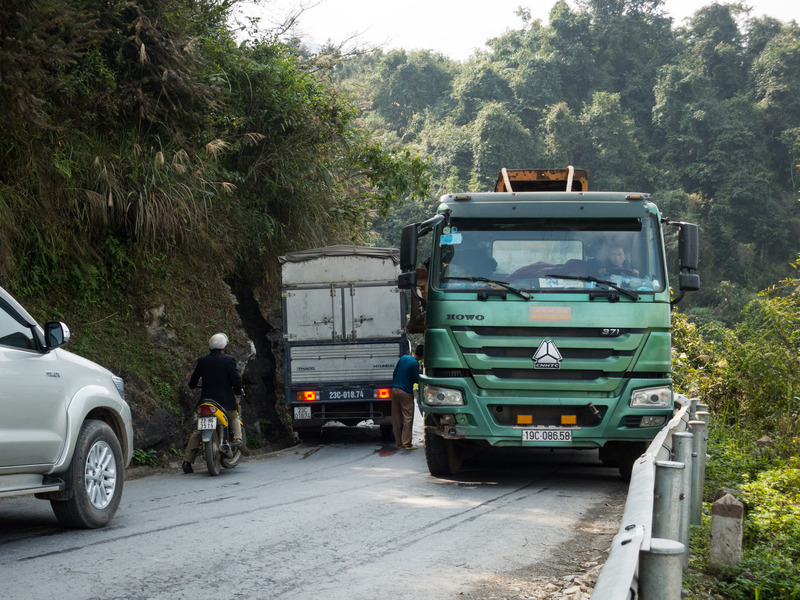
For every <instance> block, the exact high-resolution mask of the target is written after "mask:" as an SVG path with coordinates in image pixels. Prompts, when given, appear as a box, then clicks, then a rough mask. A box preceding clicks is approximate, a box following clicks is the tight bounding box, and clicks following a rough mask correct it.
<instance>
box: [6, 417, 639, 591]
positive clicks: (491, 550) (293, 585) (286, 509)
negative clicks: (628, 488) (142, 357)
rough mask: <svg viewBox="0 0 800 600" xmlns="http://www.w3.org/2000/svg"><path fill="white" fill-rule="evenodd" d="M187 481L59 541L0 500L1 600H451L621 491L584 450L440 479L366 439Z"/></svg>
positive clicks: (130, 494)
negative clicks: (100, 526)
mask: <svg viewBox="0 0 800 600" xmlns="http://www.w3.org/2000/svg"><path fill="white" fill-rule="evenodd" d="M415 437H416V438H417V440H419V435H417V436H415ZM417 440H415V441H417ZM420 446H421V440H420ZM195 467H196V471H195V473H193V474H191V475H184V474H183V473H179V472H177V471H176V472H173V473H168V474H159V475H153V476H147V477H143V478H139V479H133V480H129V481H127V482H126V483H125V490H124V495H123V499H122V504H121V506H120V509H119V512H118V513H117V516H116V517H115V519H114V520H113V521H112V523H111V525H109V526H108V527H106V528H105V529H101V530H93V531H69V530H63V529H61V528H59V527H58V525H57V523H56V521H55V518H54V517H53V515H52V513H51V511H50V506H49V503H48V502H44V501H41V500H35V499H33V498H32V497H24V498H10V499H4V500H0V598H2V599H4V600H17V599H23V598H24V599H31V598H33V599H35V600H45V599H50V598H52V599H59V600H70V599H80V600H86V599H94V598H97V599H104V600H105V599H111V598H125V599H136V600H139V599H142V600H144V599H162V598H163V599H167V598H169V599H184V598H185V599H191V600H197V599H198V598H213V599H228V598H238V599H243V598H265V599H266V598H269V599H286V600H289V599H300V600H306V599H308V600H311V599H317V598H319V599H325V600H375V599H379V598H391V599H392V600H402V599H413V600H438V599H452V598H454V597H457V596H463V595H467V596H468V595H469V592H470V590H471V589H473V588H474V586H476V585H478V584H480V582H481V581H485V580H486V579H487V578H490V577H492V576H495V575H497V574H503V573H511V572H514V571H517V570H520V569H522V568H526V569H528V570H529V571H530V568H531V565H534V566H535V565H542V568H545V567H546V565H547V564H548V561H550V560H552V557H553V553H554V552H555V551H556V550H557V548H559V547H561V548H563V546H564V544H565V543H566V542H568V541H569V539H570V536H572V535H574V529H573V525H574V524H575V523H576V522H577V521H578V520H580V519H581V518H583V517H585V516H586V514H587V513H589V512H590V511H591V510H592V507H594V506H597V505H598V503H602V502H604V501H605V500H606V499H610V498H612V497H613V498H614V501H617V502H618V501H619V498H620V490H624V489H625V484H624V483H623V482H622V481H621V480H620V479H619V476H618V474H617V471H616V469H611V468H606V467H603V466H602V465H601V463H600V462H599V461H598V460H597V458H596V454H595V453H588V452H552V453H551V452H549V451H533V452H526V453H523V454H520V453H519V452H516V453H514V452H495V453H492V454H491V455H489V456H487V457H482V458H481V459H479V460H475V461H473V462H472V463H468V464H466V465H465V468H464V470H463V472H462V473H460V474H459V476H458V477H456V478H452V479H436V478H434V477H432V476H430V474H429V473H428V470H427V467H426V465H425V457H424V454H423V450H422V448H421V447H420V449H419V450H415V451H403V450H397V449H395V448H394V445H393V444H392V445H388V446H387V445H385V444H384V442H382V441H381V438H380V434H379V433H378V431H377V429H375V428H373V429H361V430H332V431H327V432H326V434H325V435H324V436H323V438H322V441H321V443H319V444H309V443H304V444H302V445H300V446H296V447H294V448H290V449H287V450H283V451H280V452H276V453H273V454H269V455H265V456H263V457H258V458H251V459H245V462H243V463H242V464H241V465H240V466H239V467H237V468H235V469H232V470H230V471H223V473H222V474H221V475H219V476H218V477H213V478H212V477H209V476H208V475H207V474H206V472H205V470H204V468H203V467H202V465H201V461H200V460H198V461H197V463H196V464H195ZM534 571H535V568H534Z"/></svg>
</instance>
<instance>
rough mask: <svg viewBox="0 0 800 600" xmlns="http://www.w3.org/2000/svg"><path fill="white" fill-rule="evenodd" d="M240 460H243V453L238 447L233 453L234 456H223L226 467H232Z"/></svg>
mask: <svg viewBox="0 0 800 600" xmlns="http://www.w3.org/2000/svg"><path fill="white" fill-rule="evenodd" d="M240 462H242V453H241V452H240V451H239V449H238V448H237V449H236V452H234V453H233V458H228V457H227V456H223V457H222V466H223V467H225V468H226V469H232V468H233V467H235V466H236V465H238V464H239V463H240Z"/></svg>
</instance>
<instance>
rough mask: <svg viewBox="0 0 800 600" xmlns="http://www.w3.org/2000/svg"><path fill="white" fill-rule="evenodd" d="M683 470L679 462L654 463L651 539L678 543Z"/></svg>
mask: <svg viewBox="0 0 800 600" xmlns="http://www.w3.org/2000/svg"><path fill="white" fill-rule="evenodd" d="M685 469H686V465H684V464H683V463H680V462H673V461H667V460H659V461H656V480H655V485H654V486H653V527H652V535H653V537H656V538H664V539H668V540H674V541H676V542H679V541H680V535H681V511H682V506H683V493H682V492H683V472H684V471H685ZM681 562H682V561H681Z"/></svg>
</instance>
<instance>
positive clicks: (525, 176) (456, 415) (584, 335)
mask: <svg viewBox="0 0 800 600" xmlns="http://www.w3.org/2000/svg"><path fill="white" fill-rule="evenodd" d="M665 225H670V226H674V227H677V228H678V259H677V261H678V264H677V265H676V266H674V267H673V270H677V271H679V275H678V286H677V287H678V289H677V290H675V297H673V296H672V295H671V290H670V284H669V281H668V278H667V270H668V268H667V258H666V255H665V250H664V248H665V246H664V235H663V233H664V232H663V230H662V228H663V227H664V226H665ZM429 233H430V234H432V236H433V240H432V242H433V243H432V244H431V254H430V256H429V257H422V256H420V257H419V259H420V264H418V252H417V245H418V241H419V240H420V238H421V237H422V236H424V235H427V234H429ZM697 263H698V230H697V226H696V225H694V224H691V223H683V222H673V221H669V220H667V219H666V218H664V217H662V216H661V214H660V212H659V210H658V208H657V207H656V206H655V204H653V203H652V202H651V201H650V196H649V195H648V194H646V193H639V192H636V193H632V192H590V191H588V177H587V174H586V172H585V171H584V170H580V169H573V168H572V167H569V168H567V169H551V170H533V169H526V170H505V169H504V170H503V171H502V172H501V173H500V175H499V177H498V180H497V183H496V185H495V191H493V192H487V193H462V194H447V195H444V196H442V197H441V204H440V205H439V208H438V210H437V214H436V215H435V216H433V217H431V218H430V219H428V220H426V221H424V222H420V223H413V224H410V225H407V226H406V227H405V228H404V229H403V234H402V241H401V249H400V269H401V274H400V277H399V287H401V288H403V289H406V290H410V291H411V293H412V295H413V297H414V298H413V306H412V314H411V319H410V323H418V324H419V323H422V324H423V325H422V327H421V328H420V329H423V330H424V333H425V359H424V360H425V371H424V375H422V376H421V377H420V386H419V397H418V401H419V406H420V409H421V411H422V412H423V415H424V426H425V428H424V431H425V434H424V435H425V457H426V460H427V463H428V468H429V470H430V472H431V474H433V475H435V476H449V475H454V474H456V472H457V471H458V470H459V468H460V466H461V463H462V461H463V459H464V458H466V457H468V456H469V455H470V454H471V453H473V452H474V451H476V450H478V449H480V448H481V447H486V446H487V445H488V446H496V447H501V446H505V447H561V448H582V449H592V448H593V449H597V450H598V451H599V457H600V459H601V460H602V461H603V462H604V463H605V464H608V465H617V466H618V467H619V471H620V474H621V476H622V477H623V479H628V478H629V477H630V472H631V468H632V466H633V463H634V461H635V460H636V458H637V457H638V456H640V455H641V453H642V452H643V451H644V450H645V448H646V445H647V443H648V442H649V441H650V440H651V439H652V438H653V437H655V435H656V433H657V432H658V430H659V429H660V428H661V427H663V426H664V424H665V423H666V422H667V421H668V420H669V418H670V417H671V415H672V410H673V391H672V381H671V378H670V371H671V338H670V307H671V305H672V304H674V303H675V302H676V301H677V300H679V299H680V298H681V297H682V296H683V294H684V292H686V291H693V290H697V289H699V287H700V278H699V275H698V274H697V272H696V271H697Z"/></svg>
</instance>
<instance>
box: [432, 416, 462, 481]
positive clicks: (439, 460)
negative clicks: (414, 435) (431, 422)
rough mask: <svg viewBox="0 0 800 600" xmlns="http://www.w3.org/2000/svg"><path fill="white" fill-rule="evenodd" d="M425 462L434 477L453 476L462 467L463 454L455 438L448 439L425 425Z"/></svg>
mask: <svg viewBox="0 0 800 600" xmlns="http://www.w3.org/2000/svg"><path fill="white" fill-rule="evenodd" d="M424 437H425V462H427V463H428V471H430V474H431V475H433V476H434V477H452V476H453V475H456V474H457V473H458V471H459V470H460V469H461V456H460V454H459V452H458V446H457V445H456V442H455V441H454V440H446V439H445V438H443V437H442V436H440V435H437V434H436V433H435V432H434V431H433V430H432V428H430V427H425V434H424Z"/></svg>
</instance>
